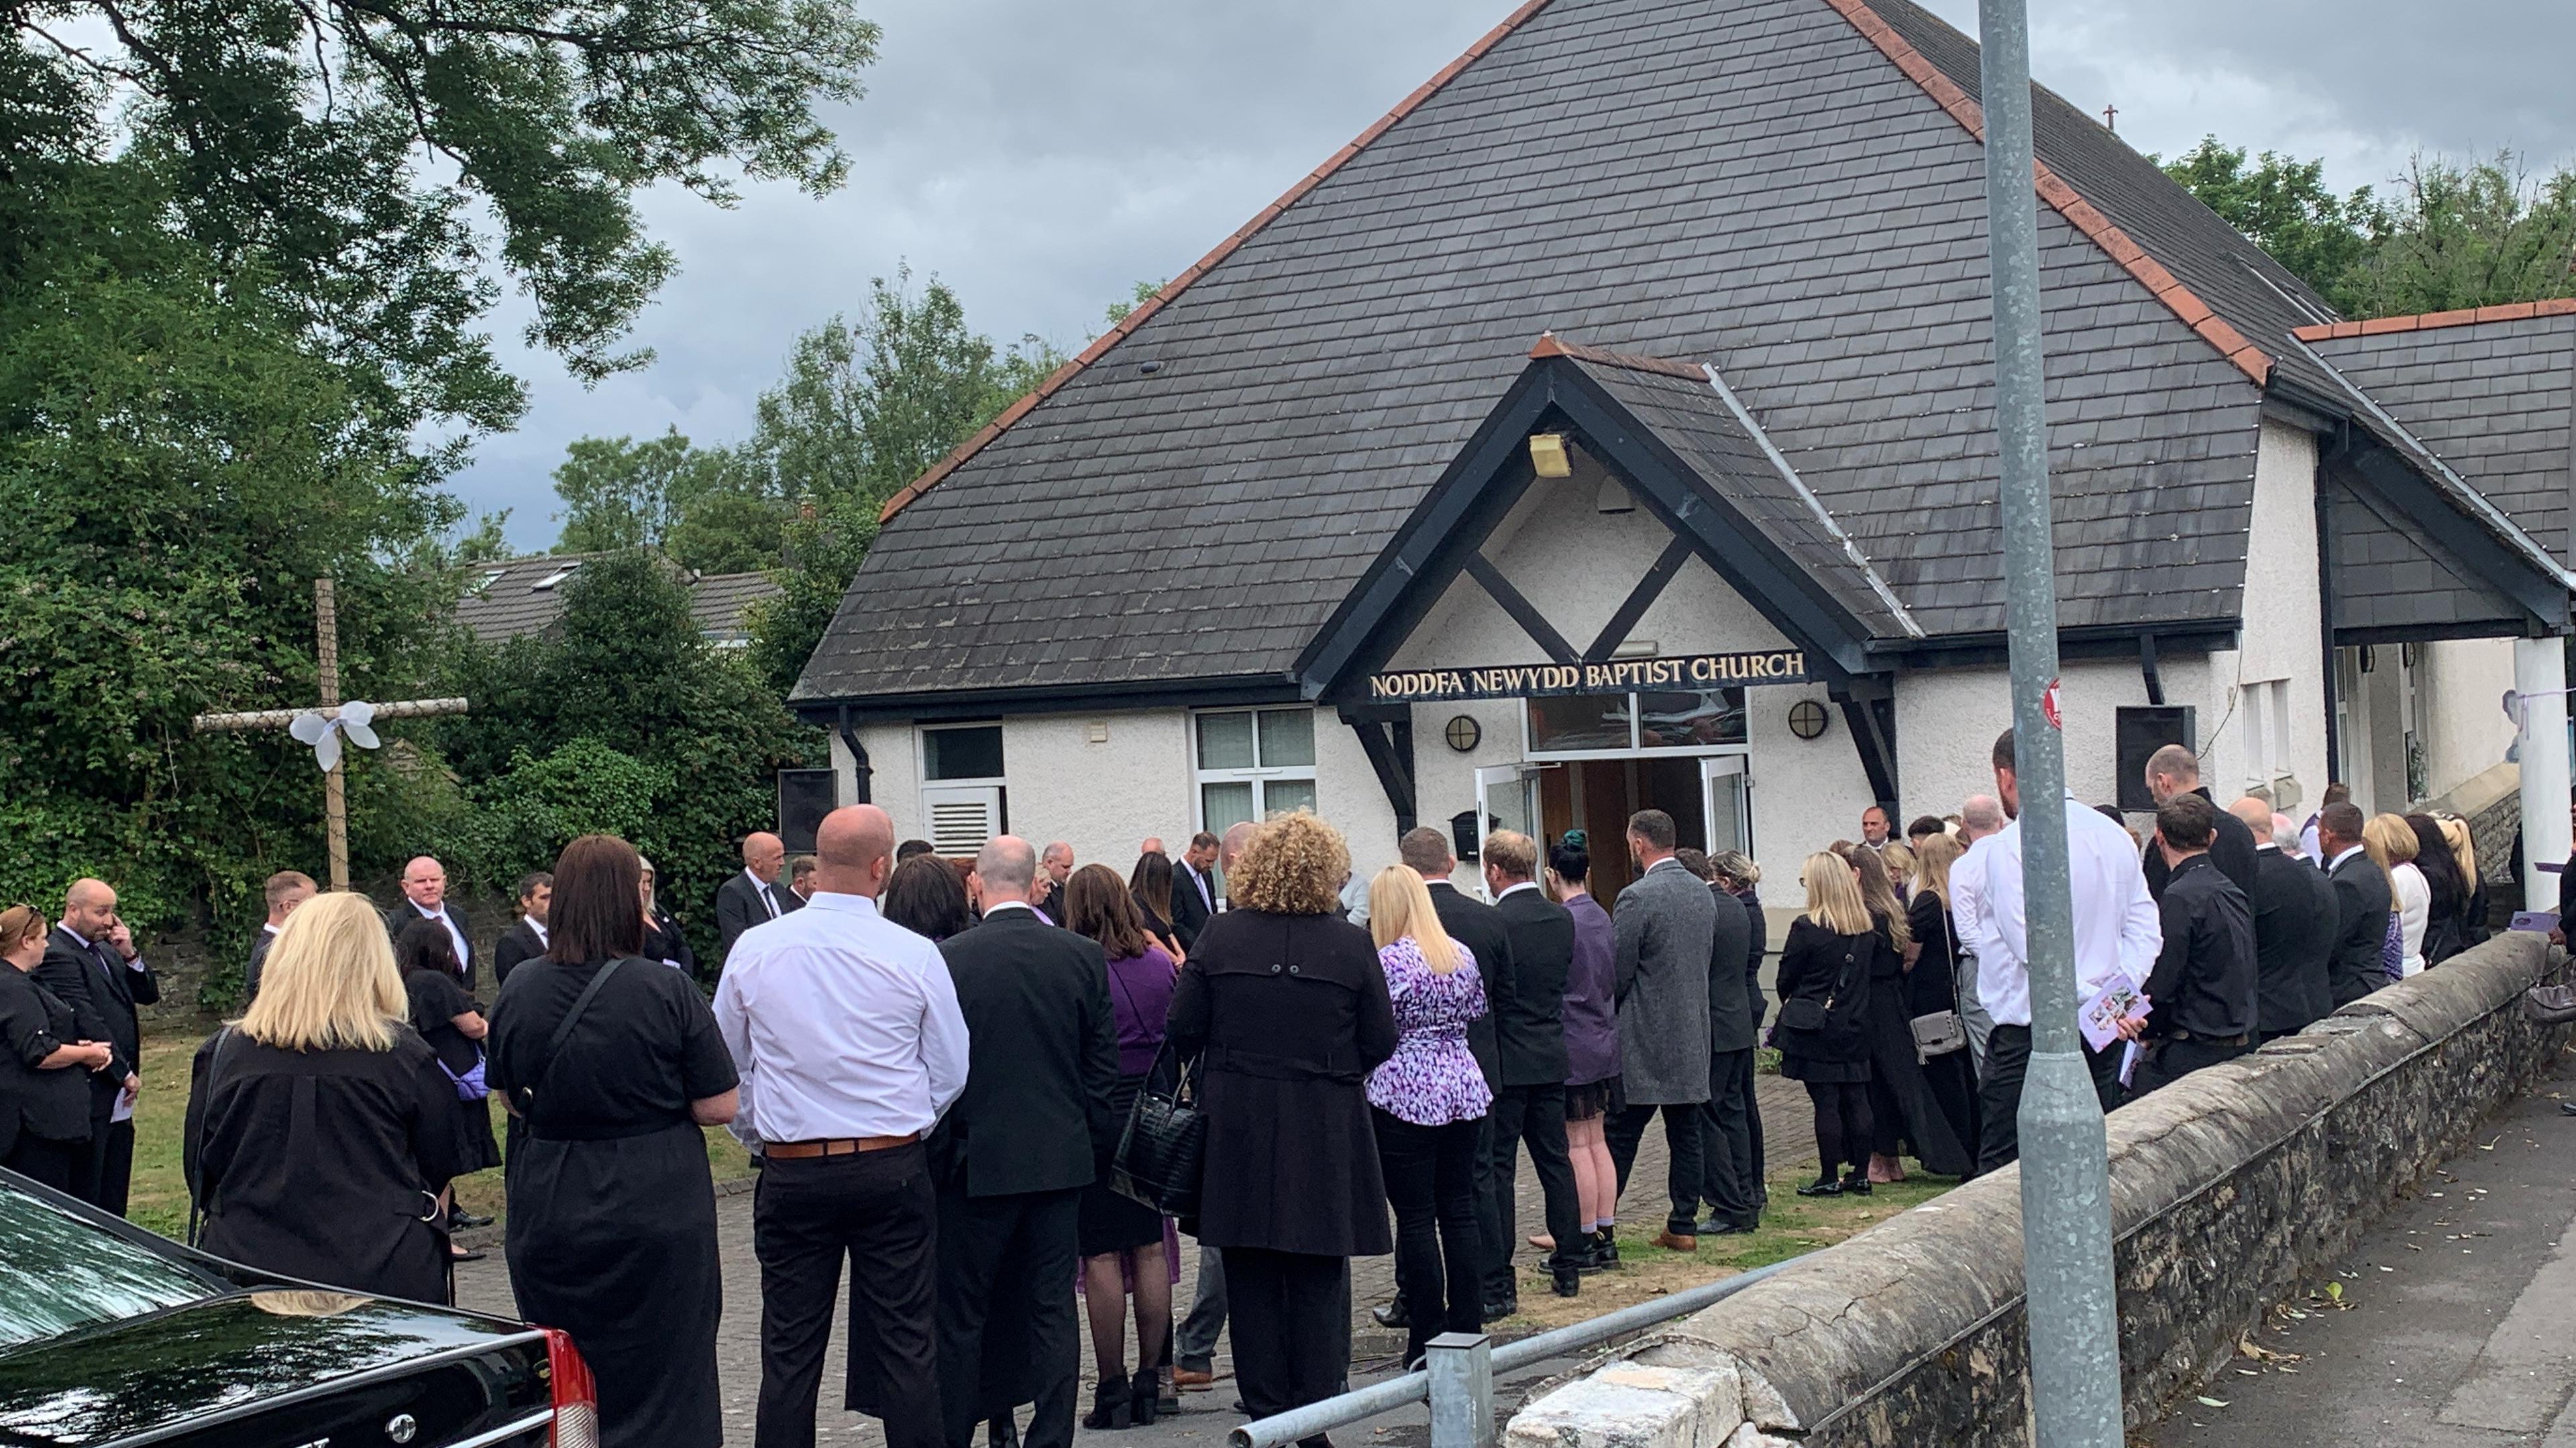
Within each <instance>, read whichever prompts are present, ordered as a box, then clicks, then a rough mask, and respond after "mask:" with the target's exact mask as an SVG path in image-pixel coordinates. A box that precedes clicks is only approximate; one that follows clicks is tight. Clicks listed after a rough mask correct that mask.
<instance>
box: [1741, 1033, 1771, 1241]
mask: <svg viewBox="0 0 2576 1448" xmlns="http://www.w3.org/2000/svg"><path fill="white" fill-rule="evenodd" d="M1753 994H1754V998H1755V999H1756V1000H1759V999H1760V998H1761V995H1762V993H1761V992H1760V991H1758V990H1757V991H1755V992H1754V993H1753ZM1762 1016H1763V1009H1762V1007H1761V1006H1759V1005H1756V1006H1755V1007H1754V1008H1753V1039H1754V1040H1756V1041H1759V1040H1761V1039H1762ZM1756 1054H1757V1053H1756V1052H1753V1051H1747V1052H1745V1053H1744V1066H1743V1068H1742V1071H1741V1072H1740V1074H1741V1075H1742V1076H1743V1077H1744V1120H1745V1124H1746V1130H1747V1133H1748V1134H1749V1135H1750V1136H1751V1137H1752V1138H1753V1205H1754V1206H1755V1208H1757V1209H1759V1208H1762V1207H1767V1206H1769V1205H1771V1189H1770V1187H1769V1186H1768V1185H1767V1183H1768V1182H1769V1181H1770V1168H1769V1167H1767V1166H1766V1165H1764V1157H1763V1155H1762V1097H1761V1093H1760V1091H1759V1090H1758V1089H1757V1086H1758V1083H1759V1081H1760V1077H1759V1076H1758V1074H1757V1073H1756V1072H1755V1070H1754V1060H1753V1058H1754V1056H1755V1055H1756Z"/></svg>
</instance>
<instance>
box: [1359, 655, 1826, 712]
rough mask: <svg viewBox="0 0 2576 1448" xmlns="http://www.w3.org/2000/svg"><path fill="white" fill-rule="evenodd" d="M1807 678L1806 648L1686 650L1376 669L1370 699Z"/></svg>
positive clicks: (1431, 699)
mask: <svg viewBox="0 0 2576 1448" xmlns="http://www.w3.org/2000/svg"><path fill="white" fill-rule="evenodd" d="M1806 682H1807V655H1806V651H1805V650H1803V649H1771V650H1768V651H1765V652H1762V653H1750V654H1686V655H1683V656H1681V657H1679V658H1670V659H1610V660H1605V661H1603V662H1600V663H1580V664H1498V665H1494V666H1491V667H1488V668H1480V669H1395V670H1390V671H1388V672H1386V673H1382V674H1371V675H1369V678H1368V701H1369V702H1370V703H1372V704H1429V703H1438V702H1440V701H1442V700H1448V699H1528V698H1539V697H1542V696H1546V695H1552V694H1624V693H1628V692H1631V691H1640V690H1652V689H1730V688H1738V687H1741V686H1743V685H1746V684H1803V683H1806Z"/></svg>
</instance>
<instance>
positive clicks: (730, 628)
mask: <svg viewBox="0 0 2576 1448" xmlns="http://www.w3.org/2000/svg"><path fill="white" fill-rule="evenodd" d="M600 556H602V555H600V554H596V553H541V554H537V555H535V556H533V557H528V558H513V559H509V560H507V561H504V562H498V563H487V564H482V565H479V566H477V567H476V568H474V569H473V570H471V572H472V577H470V578H469V579H468V580H467V582H466V591H465V596H464V597H462V598H460V599H458V600H457V603H456V621H457V622H458V623H460V624H463V625H464V626H465V627H466V629H467V630H468V631H470V632H471V633H472V634H473V635H474V637H476V638H477V639H480V640H481V641H483V642H484V643H487V644H495V643H500V642H502V641H503V640H505V639H511V638H516V637H517V636H519V635H520V634H531V633H542V632H544V631H545V630H546V629H547V628H549V627H551V626H552V625H553V623H554V621H555V619H556V618H557V617H559V616H560V615H561V614H562V613H563V585H564V583H566V582H569V581H570V575H571V573H573V572H577V571H579V569H580V567H581V565H582V564H584V563H587V562H589V561H590V560H591V559H593V558H597V557H600ZM558 575H561V576H560V577H558ZM548 580H555V581H553V582H551V583H549V582H548ZM685 581H686V582H687V584H688V588H689V614H690V616H691V617H692V618H694V619H696V620H697V624H698V631H699V632H700V633H701V634H704V635H705V636H706V638H707V640H708V641H709V642H711V643H716V644H724V645H734V644H741V643H744V642H747V641H748V640H749V639H750V637H751V635H750V632H749V630H748V629H747V627H746V626H745V624H744V621H743V610H744V609H745V608H747V607H749V606H750V605H751V604H752V603H753V602H755V601H757V600H759V599H763V598H769V597H773V596H775V595H776V594H777V593H778V591H779V588H778V585H777V584H775V583H773V582H771V581H770V579H769V575H767V574H765V573H693V574H689V575H687V577H686V580H685Z"/></svg>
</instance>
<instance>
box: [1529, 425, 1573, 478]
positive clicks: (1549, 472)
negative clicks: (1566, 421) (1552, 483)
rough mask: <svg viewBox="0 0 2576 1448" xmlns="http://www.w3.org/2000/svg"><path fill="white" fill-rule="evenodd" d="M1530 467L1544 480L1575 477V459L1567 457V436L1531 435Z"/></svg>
mask: <svg viewBox="0 0 2576 1448" xmlns="http://www.w3.org/2000/svg"><path fill="white" fill-rule="evenodd" d="M1530 466H1531V467H1533V468H1536V469H1537V470H1538V475H1539V476H1540V477H1542V478H1570V477H1573V476H1574V459H1572V458H1570V457H1568V456H1566V452H1565V434H1564V433H1561V432H1534V433H1531V434H1530Z"/></svg>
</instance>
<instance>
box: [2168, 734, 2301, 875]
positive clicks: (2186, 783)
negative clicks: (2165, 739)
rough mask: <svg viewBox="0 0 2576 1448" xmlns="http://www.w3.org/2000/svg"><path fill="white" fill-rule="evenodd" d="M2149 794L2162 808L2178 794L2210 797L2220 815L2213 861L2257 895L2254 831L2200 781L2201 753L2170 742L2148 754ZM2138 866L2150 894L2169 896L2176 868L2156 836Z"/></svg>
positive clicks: (2211, 852)
mask: <svg viewBox="0 0 2576 1448" xmlns="http://www.w3.org/2000/svg"><path fill="white" fill-rule="evenodd" d="M2147 793H2148V794H2149V795H2152V796H2153V797H2154V798H2155V801H2156V804H2157V806H2158V807H2159V808H2161V807H2162V806H2163V805H2164V802H2165V801H2166V800H2169V799H2171V798H2173V797H2174V796H2175V795H2178V794H2196V795H2199V796H2200V797H2201V798H2202V799H2205V800H2209V808H2210V811H2211V813H2213V814H2215V815H2217V816H2218V834H2217V836H2216V837H2215V838H2214V839H2212V840H2211V842H2210V846H2209V862H2210V863H2211V864H2213V865H2216V866H2217V867H2218V873H2220V874H2222V875H2225V876H2226V877H2227V878H2228V879H2230V880H2233V881H2235V882H2236V888H2237V889H2238V890H2241V891H2243V892H2244V894H2245V898H2246V899H2248V900H2251V899H2253V898H2254V887H2255V883H2256V882H2255V878H2254V877H2255V869H2254V832H2253V831H2252V830H2250V829H2247V828H2246V827H2245V821H2243V820H2240V819H2238V818H2237V817H2236V816H2234V815H2232V814H2229V813H2228V812H2227V811H2225V810H2223V809H2220V808H2219V807H2218V801H2216V800H2214V799H2210V796H2209V789H2208V787H2207V786H2205V785H2203V784H2202V783H2201V782H2200V756H2198V755H2196V754H2194V753H2192V752H2191V751H2190V750H2188V749H2185V748H2184V747H2182V746H2181V745H2179V744H2168V745H2166V746H2165V747H2164V748H2162V749H2159V750H2157V751H2156V752H2155V753H2153V754H2150V755H2148V756H2147ZM2271 833H2272V832H2271V830H2270V829H2268V828H2267V829H2265V830H2264V831H2263V834H2264V836H2265V837H2266V838H2269V837H2270V835H2271ZM2138 866H2139V868H2140V869H2141V870H2142V871H2144V872H2145V874H2146V877H2147V893H2148V894H2149V895H2151V896H2153V897H2154V898H2156V899H2158V900H2162V899H2163V898H2165V880H2166V878H2167V877H2168V876H2170V875H2171V874H2172V873H2173V871H2172V867H2171V866H2169V865H2167V864H2166V863H2165V857H2164V856H2163V855H2162V854H2161V853H2159V852H2158V851H2157V849H2156V845H2155V841H2154V840H2153V839H2149V840H2148V841H2147V847H2146V852H2145V854H2144V856H2143V857H2142V858H2141V859H2140V860H2139V862H2138Z"/></svg>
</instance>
